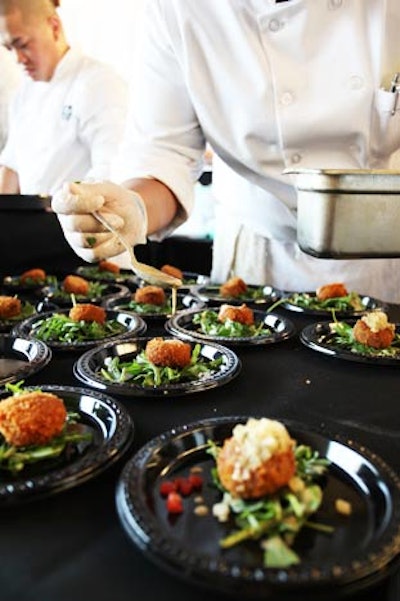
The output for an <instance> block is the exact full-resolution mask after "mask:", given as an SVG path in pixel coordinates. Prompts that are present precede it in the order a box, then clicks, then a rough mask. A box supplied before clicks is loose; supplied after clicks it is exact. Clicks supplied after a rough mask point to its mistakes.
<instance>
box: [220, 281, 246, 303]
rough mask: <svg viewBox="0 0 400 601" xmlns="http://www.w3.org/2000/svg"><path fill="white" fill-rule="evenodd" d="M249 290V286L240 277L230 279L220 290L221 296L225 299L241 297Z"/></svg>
mask: <svg viewBox="0 0 400 601" xmlns="http://www.w3.org/2000/svg"><path fill="white" fill-rule="evenodd" d="M246 290H247V284H246V283H245V282H244V281H243V280H242V278H239V277H233V278H230V279H229V280H227V281H226V282H225V284H222V285H221V286H220V288H219V291H220V294H221V295H222V296H225V297H228V298H229V297H231V298H234V297H236V296H240V295H241V294H243V293H244V292H246Z"/></svg>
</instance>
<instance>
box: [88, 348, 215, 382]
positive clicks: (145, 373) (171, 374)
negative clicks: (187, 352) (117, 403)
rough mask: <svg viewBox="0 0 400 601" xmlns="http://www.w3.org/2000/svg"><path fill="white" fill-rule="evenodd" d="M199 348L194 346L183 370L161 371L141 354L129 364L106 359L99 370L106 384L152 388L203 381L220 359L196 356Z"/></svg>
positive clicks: (110, 358) (165, 369) (111, 358)
mask: <svg viewBox="0 0 400 601" xmlns="http://www.w3.org/2000/svg"><path fill="white" fill-rule="evenodd" d="M200 351H201V345H200V344H196V345H194V348H193V351H192V357H191V362H190V364H189V365H186V366H185V367H183V368H172V367H161V366H157V365H154V363H151V361H149V360H148V359H147V357H146V354H145V351H142V352H141V353H139V354H138V355H136V357H135V358H134V359H133V360H132V361H121V360H120V358H119V357H107V358H106V359H105V362H104V364H105V367H103V368H102V369H101V370H100V374H101V375H102V376H103V378H104V379H105V380H107V381H109V382H127V381H132V382H135V383H137V384H140V385H142V386H148V387H155V386H162V385H168V384H173V383H177V382H190V381H194V380H199V379H200V378H204V377H207V376H208V375H209V374H210V373H212V372H215V371H217V370H218V369H219V368H220V366H221V365H222V363H223V357H222V356H220V357H216V358H215V359H212V360H207V359H205V358H203V357H201V356H200Z"/></svg>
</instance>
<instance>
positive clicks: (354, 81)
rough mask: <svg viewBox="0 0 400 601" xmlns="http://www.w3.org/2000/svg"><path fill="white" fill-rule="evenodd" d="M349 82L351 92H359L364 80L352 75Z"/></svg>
mask: <svg viewBox="0 0 400 601" xmlns="http://www.w3.org/2000/svg"><path fill="white" fill-rule="evenodd" d="M349 81H350V89H351V90H361V88H362V87H363V85H364V79H363V78H362V77H360V76H359V75H352V76H351V77H350V80H349Z"/></svg>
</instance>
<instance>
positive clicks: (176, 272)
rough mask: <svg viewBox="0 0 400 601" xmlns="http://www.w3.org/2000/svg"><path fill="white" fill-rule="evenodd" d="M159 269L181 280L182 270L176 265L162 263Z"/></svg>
mask: <svg viewBox="0 0 400 601" xmlns="http://www.w3.org/2000/svg"><path fill="white" fill-rule="evenodd" d="M161 271H162V272H163V273H167V274H168V275H172V277H173V278H177V279H178V280H183V272H182V270H181V269H179V268H178V267H174V266H173V265H163V266H162V267H161Z"/></svg>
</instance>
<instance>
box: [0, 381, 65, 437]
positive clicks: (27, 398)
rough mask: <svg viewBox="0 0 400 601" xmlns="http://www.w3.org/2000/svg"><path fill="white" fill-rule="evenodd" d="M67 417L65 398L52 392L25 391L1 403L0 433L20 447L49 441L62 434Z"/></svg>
mask: <svg viewBox="0 0 400 601" xmlns="http://www.w3.org/2000/svg"><path fill="white" fill-rule="evenodd" d="M66 419H67V411H66V409H65V405H64V402H63V400H62V399H60V398H59V397H58V396H56V395H55V394H51V393H49V392H40V391H38V390H36V391H33V392H24V393H22V394H18V395H14V396H11V397H7V398H6V399H4V401H1V403H0V432H1V433H2V435H3V436H4V438H5V439H6V441H7V442H8V443H9V444H10V445H13V446H16V447H25V446H29V445H42V444H46V443H47V442H49V440H51V439H52V438H54V436H58V435H59V434H61V432H62V430H63V428H64V425H65V421H66Z"/></svg>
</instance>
